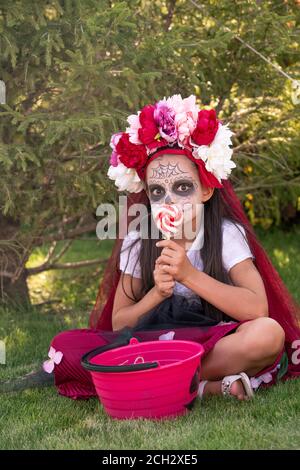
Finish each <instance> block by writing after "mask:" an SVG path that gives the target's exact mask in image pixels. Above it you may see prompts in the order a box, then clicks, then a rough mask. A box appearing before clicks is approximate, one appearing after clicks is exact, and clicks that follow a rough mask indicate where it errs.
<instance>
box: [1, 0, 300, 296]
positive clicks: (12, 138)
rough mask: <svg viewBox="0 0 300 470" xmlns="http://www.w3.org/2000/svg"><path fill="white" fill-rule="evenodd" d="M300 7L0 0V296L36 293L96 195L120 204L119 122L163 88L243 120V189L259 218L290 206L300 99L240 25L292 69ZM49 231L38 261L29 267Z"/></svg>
mask: <svg viewBox="0 0 300 470" xmlns="http://www.w3.org/2000/svg"><path fill="white" fill-rule="evenodd" d="M195 4H197V5H198V6H195ZM299 17H300V10H299V3H298V2H296V1H295V2H293V1H265V2H260V1H253V2H245V1H235V2H232V1H231V0H230V1H229V0H223V1H222V2H218V1H209V2H205V3H203V4H201V5H199V4H198V3H197V2H192V1H183V0H180V1H176V2H175V1H174V0H169V1H157V0H130V1H127V2H125V1H124V2H123V1H117V2H112V1H108V0H101V1H99V0H86V1H85V2H81V1H79V0H69V1H67V0H65V1H62V0H56V1H52V2H48V1H43V0H40V1H38V2H26V1H24V0H19V1H16V2H1V6H0V26H1V27H0V48H1V72H0V79H1V80H3V81H4V82H5V84H6V104H2V105H0V110H1V121H0V134H1V142H0V169H1V171H0V223H1V226H0V279H1V299H2V301H7V300H8V299H10V298H13V299H14V300H17V299H18V298H19V299H20V300H21V301H24V300H26V299H27V300H28V289H27V283H26V281H27V278H28V276H29V275H33V274H34V273H35V272H38V271H40V270H42V269H49V268H55V267H57V266H59V267H60V268H62V267H63V266H61V265H60V264H59V259H60V257H61V256H62V254H63V253H65V251H66V250H67V249H68V248H69V247H70V245H71V242H72V240H74V239H75V238H76V237H78V236H79V235H80V234H83V233H86V232H90V231H94V230H95V227H96V218H95V210H96V207H97V206H98V205H99V204H100V203H101V202H104V201H105V202H116V193H115V190H114V187H113V184H112V183H111V182H110V181H109V180H108V179H107V177H106V171H107V168H108V159H109V154H110V147H109V140H110V136H111V134H112V133H113V132H116V131H118V130H123V129H124V128H125V127H126V118H127V116H128V115H129V114H132V113H136V111H137V110H138V109H140V108H141V107H142V106H143V105H145V104H147V103H149V102H153V101H156V100H158V99H160V98H161V97H163V96H169V95H171V94H174V93H181V94H182V96H188V95H190V94H191V93H194V94H196V95H197V97H198V100H199V103H200V104H201V105H203V106H216V108H217V110H218V111H219V117H220V118H221V119H223V120H225V121H226V122H229V123H230V124H231V127H232V128H233V130H234V131H235V132H236V135H235V137H234V146H235V154H236V157H237V158H236V161H237V164H238V171H237V172H236V174H235V176H234V177H233V179H234V184H235V186H236V189H237V191H239V193H240V195H241V198H245V197H246V195H247V194H248V195H249V193H251V194H252V193H253V194H254V198H255V201H256V200H258V201H260V203H259V205H258V206H256V207H255V211H254V209H253V203H251V204H252V205H251V204H250V207H249V215H250V216H251V214H252V221H253V223H256V222H257V221H259V220H260V217H262V216H263V213H262V212H263V211H265V210H266V211H267V216H268V215H269V216H271V217H273V218H274V217H275V215H276V214H277V219H276V220H277V223H279V222H280V207H281V204H292V205H293V207H295V206H296V199H297V191H298V186H299V156H298V155H299V135H300V133H299V106H298V107H294V106H293V105H292V103H291V102H290V98H289V86H290V85H289V83H287V80H285V79H284V78H283V77H282V76H281V75H280V74H278V73H277V72H276V71H274V69H272V67H270V65H268V64H266V63H265V62H264V61H262V60H261V59H260V58H259V57H258V56H257V55H255V54H254V53H253V52H252V51H251V50H250V49H249V48H247V47H246V46H245V44H243V43H241V42H240V41H239V40H237V37H236V36H239V37H241V38H243V40H244V41H246V42H249V43H250V44H251V45H252V46H254V47H255V48H256V49H257V50H258V51H260V52H261V53H263V54H264V55H265V56H267V57H268V58H269V59H270V60H271V61H273V62H276V63H278V64H280V65H281V66H282V67H283V68H284V69H285V70H288V71H289V73H291V74H293V73H294V74H295V75H296V74H297V73H299V48H298V45H299V44H298V42H297V40H298V38H299ZM228 29H229V30H228ZM249 168H252V170H251V171H250V170H249ZM283 196H284V199H283ZM270 201H272V204H273V205H272V206H270V207H269V206H268V204H269V203H270ZM248 202H249V199H248ZM251 211H252V212H251ZM58 240H64V241H65V244H64V246H63V248H62V249H61V250H60V251H59V252H58V250H57V245H56V243H57V241H58ZM44 243H50V248H49V253H48V255H47V256H46V259H45V262H44V263H43V265H42V266H40V267H39V268H37V269H36V270H31V271H30V270H29V269H26V262H27V260H28V258H29V256H30V254H31V252H32V250H33V249H34V247H36V246H39V245H42V244H44ZM100 261H103V260H100ZM89 262H90V263H93V262H95V263H98V262H99V260H90V261H89ZM79 266H80V265H79Z"/></svg>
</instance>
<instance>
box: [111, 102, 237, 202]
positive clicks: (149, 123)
mask: <svg viewBox="0 0 300 470" xmlns="http://www.w3.org/2000/svg"><path fill="white" fill-rule="evenodd" d="M127 121H128V123H129V126H130V127H127V128H126V132H118V133H116V134H113V135H112V137H111V141H110V146H111V148H112V150H113V151H112V154H111V157H110V161H109V163H110V167H109V169H108V172H107V175H108V177H109V178H110V179H111V180H114V181H115V185H116V187H117V188H118V190H119V191H124V190H127V191H129V192H130V193H138V192H140V191H142V190H143V189H144V188H145V182H144V179H145V168H146V166H147V163H148V162H149V159H150V157H151V156H152V155H153V154H154V153H155V152H157V151H158V150H162V149H164V148H166V149H167V148H178V149H183V150H186V151H188V152H190V153H191V155H192V156H193V160H194V161H195V162H196V163H198V164H199V167H200V166H201V165H200V164H202V165H203V162H204V164H205V170H206V172H208V174H210V175H213V176H214V177H215V178H216V179H217V182H216V183H217V184H215V186H218V187H222V184H221V179H227V178H228V176H229V175H230V173H231V170H232V168H235V167H236V164H235V163H234V162H233V161H232V160H231V156H232V153H233V150H232V148H230V145H232V142H231V139H230V137H231V136H232V135H233V134H234V133H233V132H231V130H230V129H229V128H228V125H227V124H226V125H223V124H222V121H220V120H218V119H217V116H216V111H215V110H214V109H210V110H206V109H201V110H200V108H199V106H198V105H197V104H196V97H195V96H194V95H190V96H189V97H188V98H184V99H183V98H182V97H181V95H173V96H170V97H169V98H167V99H166V98H164V99H163V100H160V101H158V102H157V103H155V104H154V105H152V104H149V105H146V106H144V107H143V108H142V110H141V111H138V113H137V114H136V115H135V114H132V115H130V116H129V117H128V118H127ZM165 153H168V152H167V150H166V152H165ZM213 179H214V178H213ZM214 180H215V179H214Z"/></svg>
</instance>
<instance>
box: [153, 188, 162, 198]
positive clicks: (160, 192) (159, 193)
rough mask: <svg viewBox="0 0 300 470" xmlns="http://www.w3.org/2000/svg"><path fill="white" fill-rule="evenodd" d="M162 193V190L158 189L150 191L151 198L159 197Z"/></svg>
mask: <svg viewBox="0 0 300 470" xmlns="http://www.w3.org/2000/svg"><path fill="white" fill-rule="evenodd" d="M156 191H157V192H156ZM162 193H163V191H162V189H160V188H154V189H152V191H151V194H152V195H153V196H161V194H162Z"/></svg>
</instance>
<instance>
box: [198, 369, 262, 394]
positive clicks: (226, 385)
mask: <svg viewBox="0 0 300 470" xmlns="http://www.w3.org/2000/svg"><path fill="white" fill-rule="evenodd" d="M237 380H241V381H242V383H243V385H244V388H245V392H246V395H247V397H248V398H253V397H254V393H253V389H252V386H251V382H250V379H249V377H248V375H247V374H246V373H245V372H241V373H240V374H236V375H226V376H225V377H224V378H223V380H222V384H221V390H222V394H223V396H224V397H230V398H233V396H234V395H232V394H231V393H230V388H231V385H232V384H233V382H236V381H237ZM207 382H208V380H201V381H200V383H199V387H198V396H199V397H200V398H201V399H202V398H203V392H204V387H205V385H206V384H207Z"/></svg>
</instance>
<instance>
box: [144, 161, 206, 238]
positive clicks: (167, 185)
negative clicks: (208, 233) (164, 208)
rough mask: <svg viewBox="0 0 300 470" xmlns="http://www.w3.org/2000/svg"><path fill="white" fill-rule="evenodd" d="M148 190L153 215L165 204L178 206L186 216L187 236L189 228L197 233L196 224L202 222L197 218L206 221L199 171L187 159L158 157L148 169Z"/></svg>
mask: <svg viewBox="0 0 300 470" xmlns="http://www.w3.org/2000/svg"><path fill="white" fill-rule="evenodd" d="M146 186H147V187H146V191H147V195H148V197H149V200H150V204H151V208H152V212H155V211H156V210H157V208H159V206H161V205H163V204H171V205H172V204H176V205H177V206H179V207H181V209H182V211H183V214H184V218H183V224H184V225H185V228H183V230H184V233H185V234H186V227H187V225H188V224H190V228H188V231H190V230H191V229H192V230H196V226H195V223H194V222H198V220H199V219H197V220H196V217H198V218H199V217H200V218H201V217H202V219H203V215H204V207H203V200H202V199H203V192H202V187H201V183H200V180H199V175H198V169H197V168H196V166H195V164H194V163H193V162H192V161H190V160H189V159H188V158H186V157H185V156H184V155H171V154H169V155H168V154H166V155H162V156H160V157H157V158H156V159H154V160H153V161H152V162H150V163H149V165H148V167H147V172H146ZM204 199H205V198H204ZM202 223H203V221H202ZM181 233H183V232H182V231H181ZM188 238H192V236H191V237H188Z"/></svg>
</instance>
